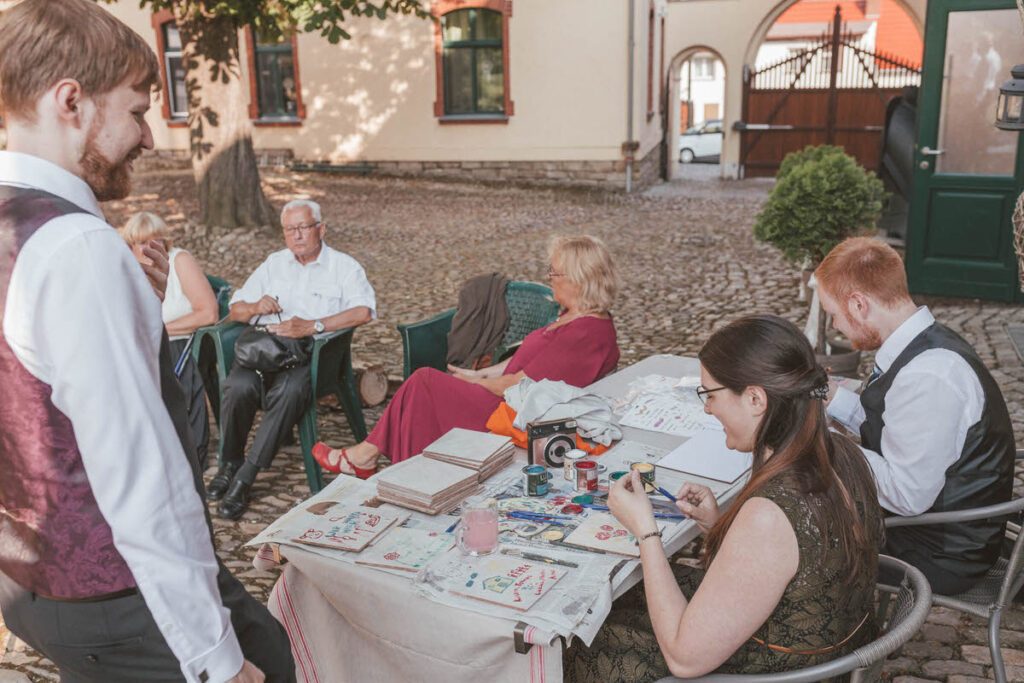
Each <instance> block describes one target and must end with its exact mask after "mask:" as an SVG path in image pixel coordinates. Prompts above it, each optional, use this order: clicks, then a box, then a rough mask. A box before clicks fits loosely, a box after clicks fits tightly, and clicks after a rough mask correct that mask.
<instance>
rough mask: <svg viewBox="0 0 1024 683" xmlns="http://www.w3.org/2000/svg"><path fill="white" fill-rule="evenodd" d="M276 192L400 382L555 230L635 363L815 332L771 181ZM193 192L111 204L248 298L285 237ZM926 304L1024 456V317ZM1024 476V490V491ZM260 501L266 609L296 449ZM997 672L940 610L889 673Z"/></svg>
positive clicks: (175, 184) (165, 187)
mask: <svg viewBox="0 0 1024 683" xmlns="http://www.w3.org/2000/svg"><path fill="white" fill-rule="evenodd" d="M265 181H266V185H267V187H268V189H269V191H270V194H271V197H272V199H273V201H274V202H275V204H277V205H281V204H282V203H283V202H284V201H287V200H288V199H292V198H295V197H298V196H309V197H311V198H313V199H315V200H317V201H318V202H320V203H321V204H322V205H323V207H324V216H325V220H326V221H327V223H328V225H329V229H328V241H329V243H330V244H331V245H332V246H334V247H336V248H338V249H341V250H343V251H346V252H348V253H350V254H351V255H353V256H354V257H355V258H357V259H358V260H359V261H360V262H362V264H363V265H364V266H365V267H366V270H367V273H368V275H369V278H370V280H371V282H372V283H373V284H374V286H375V287H376V289H377V295H378V308H379V319H378V320H377V321H376V322H374V323H371V324H370V325H367V326H365V327H364V328H361V329H360V330H359V331H358V332H357V334H356V336H355V341H354V353H355V356H356V360H357V362H358V363H360V364H364V365H365V364H371V363H379V364H381V365H383V366H384V367H385V368H386V370H387V371H388V373H389V374H391V375H393V376H396V377H397V376H399V375H400V373H401V362H402V350H401V341H400V339H399V336H398V333H397V332H396V331H395V328H394V326H395V324H396V323H399V322H410V321H413V320H417V319H420V318H423V317H426V316H428V315H430V314H432V313H435V312H437V311H440V310H442V309H444V308H447V307H449V306H452V305H453V304H454V301H455V299H456V293H457V290H458V287H459V285H460V283H462V282H463V281H464V280H465V279H467V278H468V277H471V276H473V275H476V274H479V273H484V272H490V271H501V272H503V273H505V274H506V275H508V276H509V277H512V278H515V279H525V280H536V281H542V280H543V278H544V275H545V273H546V272H547V265H548V264H547V260H546V243H547V240H548V239H549V237H550V236H551V235H553V234H556V233H573V232H588V233H591V234H594V235H598V236H600V237H601V238H602V239H604V240H605V241H606V242H607V243H608V245H609V247H610V248H611V249H612V251H613V253H614V254H615V256H616V259H617V261H618V264H619V266H620V269H621V275H622V281H623V288H622V294H621V297H620V300H619V303H618V305H617V306H616V309H615V320H616V324H617V327H618V330H619V343H620V346H621V348H622V352H623V353H622V364H623V365H627V364H630V363H633V362H636V361H637V360H640V359H642V358H644V357H646V356H648V355H650V354H653V353H677V354H695V353H696V352H697V350H698V349H699V348H700V346H701V344H703V342H704V341H705V340H706V339H707V337H708V335H709V334H710V333H711V331H712V330H714V329H715V328H716V327H717V326H719V325H721V324H723V323H725V322H728V321H729V320H731V319H733V318H735V317H737V316H739V315H743V314H746V313H754V312H771V313H776V314H778V315H782V316H784V317H787V318H789V319H791V320H794V321H797V322H802V316H803V313H804V305H803V304H801V303H800V302H798V301H797V300H796V293H797V278H796V275H795V273H794V271H793V269H792V268H791V267H789V266H788V265H787V264H786V263H785V262H784V261H783V260H782V258H781V257H780V256H779V255H778V254H777V253H776V252H775V250H774V249H772V248H771V247H768V246H766V245H763V244H759V243H757V242H755V241H754V240H753V238H752V236H751V225H752V223H753V219H754V216H755V214H756V213H757V211H758V208H759V206H760V203H761V202H762V201H763V198H764V195H765V193H766V191H767V188H768V187H769V184H768V183H765V182H763V181H742V182H728V181H719V180H716V179H714V178H707V179H702V180H700V181H697V182H690V183H687V184H683V183H678V184H669V185H661V186H658V187H655V188H653V189H651V190H650V191H648V192H647V193H646V194H644V195H640V196H632V197H625V196H621V195H608V194H603V193H590V192H578V191H565V190H536V189H531V190H527V189H519V188H514V187H505V186H482V185H464V184H454V183H439V182H432V181H424V180H398V179H386V178H349V177H337V176H328V175H307V174H295V173H288V172H281V173H266V174H265ZM191 183H192V180H191V175H190V174H188V173H181V172H165V173H159V174H150V175H144V176H142V177H140V178H139V179H138V182H137V183H136V190H135V193H134V194H133V195H132V197H130V198H129V199H127V200H125V201H123V202H115V203H112V204H110V205H108V206H107V207H105V210H106V212H107V216H108V219H109V220H111V222H112V223H114V224H120V223H122V222H123V221H124V220H125V219H126V218H127V217H128V215H130V213H131V212H133V211H136V210H141V209H146V210H150V211H155V212H157V213H159V214H161V215H163V216H165V217H167V218H168V220H169V222H170V223H171V224H172V225H173V226H174V227H176V228H178V229H180V230H181V231H182V237H181V238H180V239H179V240H178V242H179V244H180V245H181V246H183V247H185V248H187V249H189V250H190V251H192V253H193V254H195V255H196V256H197V258H199V260H200V262H201V263H203V264H204V266H205V267H206V269H207V271H208V272H210V273H214V274H217V275H220V276H222V277H225V278H227V279H228V280H229V281H230V282H231V283H232V284H233V285H234V286H236V287H238V286H240V285H241V283H242V282H243V281H244V279H245V277H246V276H247V275H248V274H249V273H250V272H251V271H252V270H253V268H254V267H255V266H256V265H257V264H258V263H259V262H260V261H261V260H262V259H263V258H264V257H265V256H266V254H267V253H269V252H270V251H273V250H277V249H280V248H283V242H282V239H281V238H280V236H279V235H276V234H275V235H266V234H254V233H252V232H248V231H235V232H230V233H227V234H224V235H219V236H216V237H214V236H203V235H197V234H194V233H193V232H187V230H186V229H187V227H188V221H187V217H188V216H193V215H195V214H196V211H197V207H196V205H195V200H194V197H193V195H192V191H191ZM926 303H928V304H929V305H931V306H932V307H933V310H934V311H935V313H936V315H937V317H939V318H940V319H941V320H943V321H944V322H946V323H947V324H949V325H951V326H952V327H953V328H954V329H956V330H957V331H959V332H961V333H962V334H964V335H965V336H966V337H967V339H968V340H969V341H971V342H972V343H973V344H974V345H975V347H976V348H977V349H978V350H979V352H980V353H981V356H982V358H983V359H984V360H985V362H986V363H987V364H988V365H989V367H990V368H992V369H993V372H994V374H995V377H996V379H997V380H998V381H999V383H1000V384H1001V386H1002V388H1003V391H1004V393H1005V395H1006V397H1007V401H1008V403H1009V405H1010V410H1011V413H1012V415H1013V420H1014V428H1015V430H1016V433H1017V435H1018V442H1019V443H1022V444H1024V439H1021V437H1022V435H1024V366H1022V365H1021V362H1020V360H1019V359H1018V357H1017V355H1016V353H1015V351H1014V349H1013V347H1012V345H1011V344H1010V341H1009V339H1008V337H1007V335H1006V333H1005V329H1004V325H1005V324H1006V323H1015V324H1024V308H1020V307H1012V306H1007V305H1001V304H992V303H980V302H976V301H968V300H955V301H954V300H937V299H929V300H927V301H926ZM380 412H381V408H379V407H378V408H373V409H368V410H367V411H366V420H367V423H368V425H369V426H371V427H372V425H373V424H374V423H375V422H376V420H377V419H378V418H379V416H380ZM321 413H322V416H321V421H320V427H321V436H322V438H324V439H325V440H326V441H328V442H331V443H340V444H344V443H350V442H351V441H352V437H351V434H350V433H349V430H348V427H347V424H346V420H345V418H344V415H343V414H342V413H341V412H340V410H337V409H336V408H332V407H329V406H324V407H323V410H322V411H321ZM214 434H216V432H214ZM211 448H215V446H214V445H213V444H211ZM211 475H212V471H211V472H209V473H208V475H207V476H211ZM1021 477H1022V475H1018V479H1019V480H1021V481H1019V486H1018V488H1020V489H1024V479H1021ZM253 493H254V502H253V504H252V506H251V508H250V510H249V511H248V512H247V513H246V514H245V516H244V517H243V518H242V520H240V521H239V522H226V521H223V520H216V521H215V525H216V539H217V551H218V553H219V554H220V556H221V557H222V558H223V559H224V561H225V562H226V563H227V565H228V566H229V567H231V569H232V570H233V571H234V572H235V573H236V574H237V575H239V576H240V577H241V579H242V580H243V582H244V583H245V585H246V586H247V587H248V589H249V590H250V591H251V592H252V593H253V594H254V595H255V596H256V597H257V598H259V599H260V600H264V601H265V600H266V598H267V596H268V594H269V591H270V588H271V587H272V586H273V583H274V581H275V579H276V572H262V571H258V570H256V569H254V568H253V567H252V564H251V558H252V554H251V552H249V551H248V550H246V549H243V548H242V547H241V544H242V543H244V542H245V541H246V540H248V539H249V538H251V537H252V536H253V535H255V534H256V533H257V532H258V531H259V530H260V529H262V528H263V527H264V526H265V525H266V524H268V523H269V522H270V521H272V520H273V519H274V518H275V517H277V516H278V515H280V514H281V513H282V512H284V511H285V510H286V509H287V508H288V507H290V506H291V505H293V504H294V503H296V502H298V501H299V500H302V499H303V498H305V497H306V496H308V490H307V488H306V484H305V475H304V474H303V470H302V462H301V457H300V455H299V453H298V448H297V447H296V446H291V447H286V448H285V449H284V450H283V452H282V453H281V454H280V455H279V456H278V457H277V459H276V461H275V463H274V465H273V466H272V467H271V468H270V469H269V470H268V471H267V472H264V473H263V474H262V476H261V477H260V478H259V479H258V480H257V483H256V486H255V487H254V491H253ZM7 635H8V634H7V633H6V631H4V630H3V628H2V625H0V655H3V659H2V662H0V682H3V681H7V680H8V679H7V678H4V676H5V675H9V676H15V677H14V678H11V679H9V680H12V681H14V680H21V679H19V678H17V676H16V675H15V674H14V673H7V672H4V671H3V670H4V669H6V670H9V671H12V670H16V671H18V672H22V673H24V674H26V675H28V677H29V679H30V680H33V681H35V680H56V675H55V673H54V671H53V668H52V666H51V665H50V664H49V662H47V661H46V660H44V659H42V658H40V657H39V656H38V655H37V654H36V653H34V652H32V651H31V650H28V649H26V648H25V647H24V645H23V644H21V643H19V642H17V641H16V640H15V639H12V638H8V637H7ZM1003 645H1004V647H1005V648H1006V649H1005V653H1004V656H1005V659H1006V663H1007V665H1008V669H1009V671H1010V675H1011V679H1012V680H1017V681H1024V609H1020V608H1019V607H1017V606H1014V607H1013V608H1012V609H1011V610H1010V611H1009V614H1008V615H1007V619H1006V627H1005V628H1004V630H1003ZM5 651H6V654H4V653H5ZM989 664H990V663H989V660H988V650H987V648H986V647H985V632H984V628H983V626H982V625H981V624H980V623H977V622H975V621H973V620H971V619H969V618H967V617H963V616H961V615H959V614H957V613H954V612H949V611H946V610H943V609H938V608H937V609H934V610H933V611H932V614H931V616H930V618H929V621H928V623H927V625H926V626H925V628H924V629H923V630H922V632H921V633H920V634H919V635H918V636H917V637H916V638H915V639H914V641H913V642H912V643H910V644H908V645H907V646H906V647H905V648H903V651H902V653H900V655H899V656H898V657H895V658H893V659H892V660H891V661H889V662H888V664H887V666H886V677H887V678H891V679H894V680H896V681H898V682H900V683H912V682H914V681H920V680H929V681H947V682H948V683H968V682H971V681H975V680H984V679H986V678H990V666H989Z"/></svg>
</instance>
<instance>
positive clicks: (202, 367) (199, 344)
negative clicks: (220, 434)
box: [192, 275, 235, 426]
mask: <svg viewBox="0 0 1024 683" xmlns="http://www.w3.org/2000/svg"><path fill="white" fill-rule="evenodd" d="M206 281H207V282H209V283H210V287H212V288H213V293H214V295H215V296H216V297H217V320H219V321H221V322H223V321H224V320H225V319H226V318H227V317H228V312H229V310H230V308H231V285H230V284H228V281H227V280H225V279H224V278H220V277H217V276H216V275H207V276H206ZM213 327H215V326H214V325H208V326H206V327H200V328H199V329H197V330H196V336H195V339H194V340H193V341H192V358H193V360H194V361H195V364H196V367H198V368H199V375H200V377H202V379H203V387H204V388H205V389H206V396H207V398H208V399H209V400H210V406H211V407H212V408H213V419H214V421H215V422H216V423H217V426H220V393H219V392H220V382H221V380H222V379H223V377H222V376H220V375H218V373H217V368H218V367H219V365H218V363H217V360H218V358H219V357H220V355H218V353H217V351H216V348H215V347H216V343H215V342H212V341H208V342H207V343H206V345H205V346H204V343H203V340H204V338H206V337H207V336H208V333H209V332H210V330H212V329H213ZM234 344H235V342H234V339H232V340H231V348H232V353H234V348H235V346H234Z"/></svg>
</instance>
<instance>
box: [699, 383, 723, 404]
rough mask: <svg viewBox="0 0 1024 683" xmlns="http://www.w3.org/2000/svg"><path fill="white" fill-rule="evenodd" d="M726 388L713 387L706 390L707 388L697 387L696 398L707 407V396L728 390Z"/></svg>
mask: <svg viewBox="0 0 1024 683" xmlns="http://www.w3.org/2000/svg"><path fill="white" fill-rule="evenodd" d="M728 388H729V387H714V388H712V389H707V388H705V387H704V385H701V386H699V387H697V389H696V391H697V398H699V399H700V402H701V403H703V404H704V405H707V404H708V394H713V393H715V392H716V391H721V390H722V389H728Z"/></svg>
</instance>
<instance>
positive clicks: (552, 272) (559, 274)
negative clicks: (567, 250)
mask: <svg viewBox="0 0 1024 683" xmlns="http://www.w3.org/2000/svg"><path fill="white" fill-rule="evenodd" d="M556 277H565V273H556V272H555V271H553V270H549V271H548V279H549V280H554V279H555V278H556Z"/></svg>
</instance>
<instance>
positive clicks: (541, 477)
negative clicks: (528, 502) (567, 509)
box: [523, 465, 551, 497]
mask: <svg viewBox="0 0 1024 683" xmlns="http://www.w3.org/2000/svg"><path fill="white" fill-rule="evenodd" d="M549 479H551V475H550V474H548V471H547V468H545V467H544V466H543V465H527V466H526V467H524V468H523V491H525V492H526V495H528V496H533V497H540V496H546V495H548V480H549Z"/></svg>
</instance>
